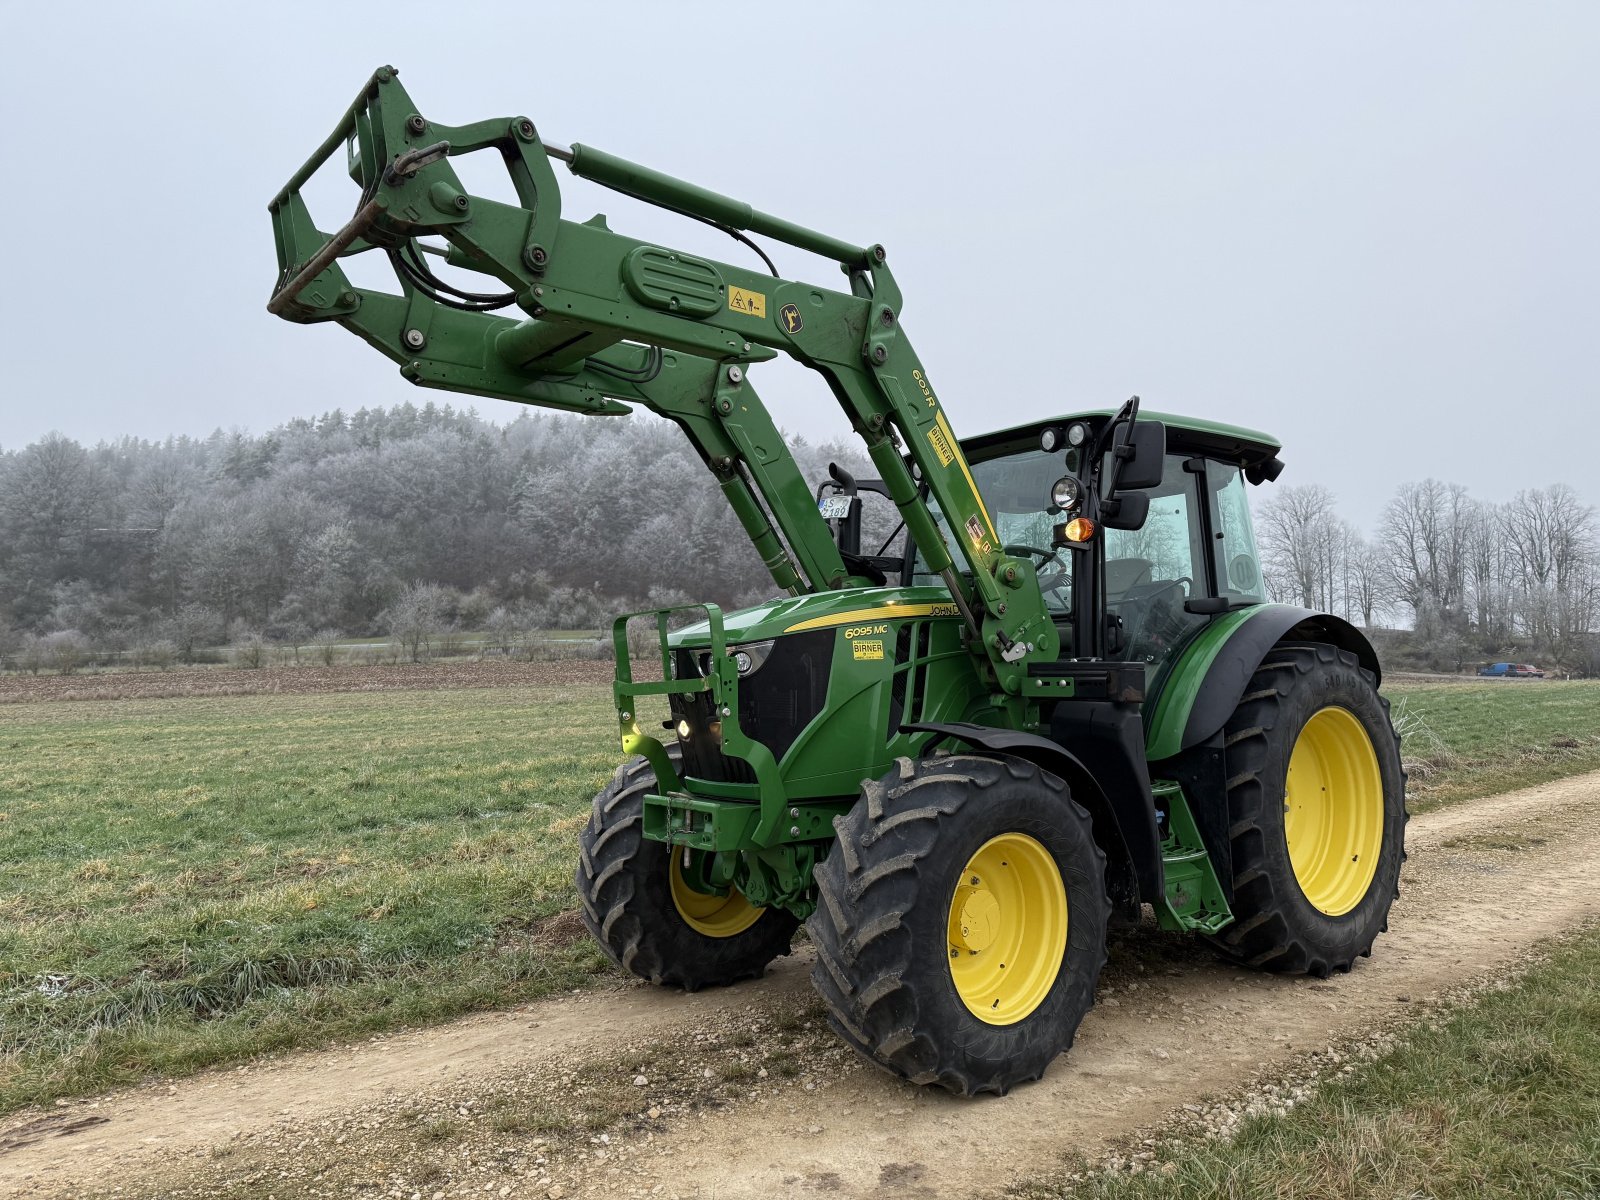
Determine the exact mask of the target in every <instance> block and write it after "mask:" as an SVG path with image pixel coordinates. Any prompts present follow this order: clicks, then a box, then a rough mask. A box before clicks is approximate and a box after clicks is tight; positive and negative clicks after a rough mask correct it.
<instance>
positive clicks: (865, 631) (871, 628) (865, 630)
mask: <svg viewBox="0 0 1600 1200" xmlns="http://www.w3.org/2000/svg"><path fill="white" fill-rule="evenodd" d="M888 632H889V622H887V621H880V622H879V623H878V624H876V625H856V626H854V627H852V628H850V629H846V630H845V631H844V636H845V637H847V638H858V637H867V636H868V635H869V634H874V633H876V634H885V633H888Z"/></svg>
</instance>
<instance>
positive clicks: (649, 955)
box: [576, 746, 800, 992]
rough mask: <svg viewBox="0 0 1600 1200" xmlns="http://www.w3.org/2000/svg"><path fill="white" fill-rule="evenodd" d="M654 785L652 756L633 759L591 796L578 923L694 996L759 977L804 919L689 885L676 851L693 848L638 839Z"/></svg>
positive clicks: (651, 975)
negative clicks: (709, 892)
mask: <svg viewBox="0 0 1600 1200" xmlns="http://www.w3.org/2000/svg"><path fill="white" fill-rule="evenodd" d="M676 751H677V747H676V746H672V747H669V748H668V753H669V754H672V755H673V757H674V758H676V756H677V755H676ZM655 786H656V777H655V772H654V771H652V770H651V768H650V764H649V762H648V761H646V760H645V759H643V758H635V759H632V760H630V761H629V762H626V763H624V764H623V765H622V766H620V767H618V768H617V772H616V774H615V775H613V776H612V778H611V782H610V783H608V784H606V786H605V787H604V788H602V789H601V790H600V793H599V795H597V796H596V797H595V798H594V810H593V812H592V813H591V814H590V816H589V824H588V826H587V827H586V828H585V829H584V831H583V835H582V837H581V839H580V843H579V846H580V849H579V856H578V870H577V878H576V883H577V887H578V896H579V898H580V900H581V901H582V902H583V923H584V925H585V926H586V927H587V928H588V930H589V932H590V933H591V934H592V935H593V936H594V939H595V941H597V942H599V943H600V947H601V949H603V950H604V951H605V952H606V955H607V956H608V957H609V958H610V959H611V961H612V962H614V963H616V964H617V965H618V966H619V967H622V968H623V969H624V970H627V971H632V972H633V973H634V974H635V975H638V976H639V977H640V978H642V979H648V980H649V981H650V982H651V983H656V984H664V985H666V986H669V987H680V988H682V989H683V990H684V991H687V992H694V991H698V990H699V989H701V988H703V987H719V986H722V985H724V984H729V983H735V982H737V981H739V980H741V979H750V978H753V977H755V976H758V975H760V974H761V973H762V972H763V971H764V970H766V968H767V964H768V963H770V962H771V961H772V960H773V959H774V958H777V957H778V956H779V955H780V954H788V953H789V943H790V941H791V940H792V939H793V937H794V933H795V930H796V929H797V928H799V925H800V922H799V921H798V920H796V919H795V917H794V916H792V915H791V914H790V913H787V912H784V911H783V910H782V909H776V908H755V907H753V906H751V904H750V903H749V902H748V901H747V900H745V898H744V897H743V896H742V895H740V894H739V892H738V891H737V890H735V891H732V892H730V893H729V894H728V895H727V896H725V897H719V896H711V895H706V894H703V893H700V892H696V891H694V890H693V889H691V888H690V887H689V886H688V885H687V883H686V882H685V881H684V879H683V875H682V871H681V867H680V862H679V858H678V856H681V855H684V854H688V853H692V852H691V851H687V850H684V849H681V848H679V847H674V846H668V845H667V844H666V843H664V842H656V841H650V840H647V839H646V838H645V836H644V797H645V794H646V793H648V792H650V791H651V790H653V789H654V788H655Z"/></svg>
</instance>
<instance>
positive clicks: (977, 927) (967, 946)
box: [950, 876, 1000, 954]
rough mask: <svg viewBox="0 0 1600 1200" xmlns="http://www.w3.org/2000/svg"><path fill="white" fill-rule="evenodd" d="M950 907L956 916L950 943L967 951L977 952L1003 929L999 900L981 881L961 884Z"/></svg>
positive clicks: (958, 948)
mask: <svg viewBox="0 0 1600 1200" xmlns="http://www.w3.org/2000/svg"><path fill="white" fill-rule="evenodd" d="M970 878H973V879H976V878H977V877H976V876H971V877H970ZM950 911H951V915H952V917H953V920H952V921H951V923H950V944H951V946H953V947H955V948H956V949H957V950H964V951H966V952H967V953H968V954H978V953H981V952H982V951H984V950H987V949H988V948H989V947H990V946H992V945H994V939H995V937H996V935H997V934H998V933H999V932H1000V901H998V900H997V899H995V895H994V893H993V892H991V891H989V889H988V888H986V887H984V886H983V884H982V883H981V881H980V882H979V883H977V884H976V885H974V884H970V883H969V884H965V885H963V886H962V887H961V888H959V889H958V890H957V891H956V900H955V903H954V904H952V905H951V906H950Z"/></svg>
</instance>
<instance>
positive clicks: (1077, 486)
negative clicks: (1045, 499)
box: [1050, 475, 1083, 512]
mask: <svg viewBox="0 0 1600 1200" xmlns="http://www.w3.org/2000/svg"><path fill="white" fill-rule="evenodd" d="M1082 499H1083V485H1082V484H1081V483H1079V482H1078V480H1077V478H1076V477H1075V476H1072V475H1063V476H1062V477H1061V478H1060V479H1058V480H1056V481H1055V483H1053V484H1051V485H1050V503H1051V504H1054V505H1055V506H1056V507H1057V508H1059V509H1061V511H1063V512H1069V511H1071V510H1072V509H1074V508H1077V507H1078V501H1080V500H1082Z"/></svg>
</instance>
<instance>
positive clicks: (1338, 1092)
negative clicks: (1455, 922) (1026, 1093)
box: [1024, 930, 1600, 1200]
mask: <svg viewBox="0 0 1600 1200" xmlns="http://www.w3.org/2000/svg"><path fill="white" fill-rule="evenodd" d="M1024 1195H1025V1196H1026V1197H1028V1198H1029V1200H1045V1198H1047V1197H1071V1198H1072V1200H1191V1198H1192V1200H1215V1198H1217V1197H1223V1198H1226V1200H1247V1198H1248V1200H1256V1198H1260V1200H1279V1198H1284V1200H1287V1198H1288V1197H1294V1198H1295V1200H1387V1198H1390V1197H1430V1198H1432V1200H1536V1198H1539V1200H1584V1198H1586V1197H1594V1196H1600V930H1589V931H1588V932H1586V933H1585V934H1583V935H1582V936H1580V937H1577V938H1575V939H1574V940H1573V941H1572V942H1570V943H1569V944H1567V945H1565V946H1563V947H1560V948H1559V949H1558V950H1557V951H1556V952H1555V954H1554V955H1553V957H1552V958H1551V959H1550V960H1549V961H1548V962H1547V963H1545V964H1543V965H1542V966H1540V967H1538V968H1536V969H1535V970H1533V971H1532V972H1530V973H1529V974H1527V975H1525V976H1524V977H1523V978H1522V979H1520V980H1518V981H1517V982H1516V983H1515V984H1514V985H1512V986H1511V987H1509V988H1507V989H1505V990H1498V991H1490V992H1487V993H1484V994H1483V995H1481V996H1480V997H1479V998H1478V999H1477V1000H1475V1001H1474V1002H1472V1003H1469V1004H1467V1005H1464V1006H1462V1007H1461V1008H1458V1009H1456V1010H1454V1011H1452V1012H1450V1013H1448V1014H1446V1015H1445V1016H1444V1018H1443V1019H1442V1020H1439V1021H1437V1022H1429V1023H1424V1024H1423V1025H1421V1026H1420V1027H1418V1028H1416V1029H1415V1030H1413V1031H1412V1033H1411V1034H1410V1035H1409V1036H1408V1037H1407V1038H1406V1039H1405V1041H1404V1042H1403V1043H1402V1044H1401V1045H1400V1046H1399V1047H1398V1048H1396V1049H1393V1050H1390V1051H1389V1052H1388V1053H1386V1054H1383V1055H1381V1056H1379V1057H1378V1058H1377V1059H1375V1060H1373V1061H1371V1062H1368V1063H1365V1064H1363V1065H1361V1066H1360V1067H1358V1068H1356V1069H1355V1070H1353V1071H1352V1072H1350V1073H1349V1074H1348V1075H1346V1076H1344V1077H1342V1078H1337V1079H1335V1080H1333V1081H1332V1082H1330V1083H1327V1084H1325V1085H1324V1086H1322V1087H1321V1088H1319V1089H1318V1090H1317V1092H1316V1093H1315V1094H1314V1096H1313V1097H1312V1098H1311V1099H1310V1101H1308V1102H1307V1103H1304V1104H1301V1105H1299V1106H1298V1107H1295V1108H1292V1109H1290V1110H1289V1111H1287V1112H1277V1113H1272V1114H1269V1115H1262V1116H1255V1117H1247V1118H1245V1120H1244V1122H1243V1124H1242V1125H1241V1127H1240V1129H1239V1132H1238V1133H1237V1135H1236V1136H1234V1137H1233V1138H1231V1139H1227V1140H1208V1139H1204V1138H1200V1137H1191V1138H1183V1139H1177V1140H1175V1141H1174V1142H1172V1143H1169V1144H1167V1145H1166V1146H1165V1147H1164V1149H1163V1150H1161V1151H1160V1152H1159V1153H1158V1156H1157V1158H1156V1159H1155V1160H1154V1161H1153V1162H1152V1163H1150V1164H1149V1166H1148V1168H1147V1169H1146V1170H1144V1171H1142V1172H1140V1173H1138V1174H1122V1173H1109V1172H1090V1173H1088V1174H1087V1176H1086V1177H1084V1178H1081V1179H1079V1180H1078V1181H1077V1182H1060V1183H1056V1184H1048V1183H1045V1184H1039V1185H1036V1186H1034V1187H1031V1188H1028V1189H1026V1190H1025V1192H1024Z"/></svg>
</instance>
